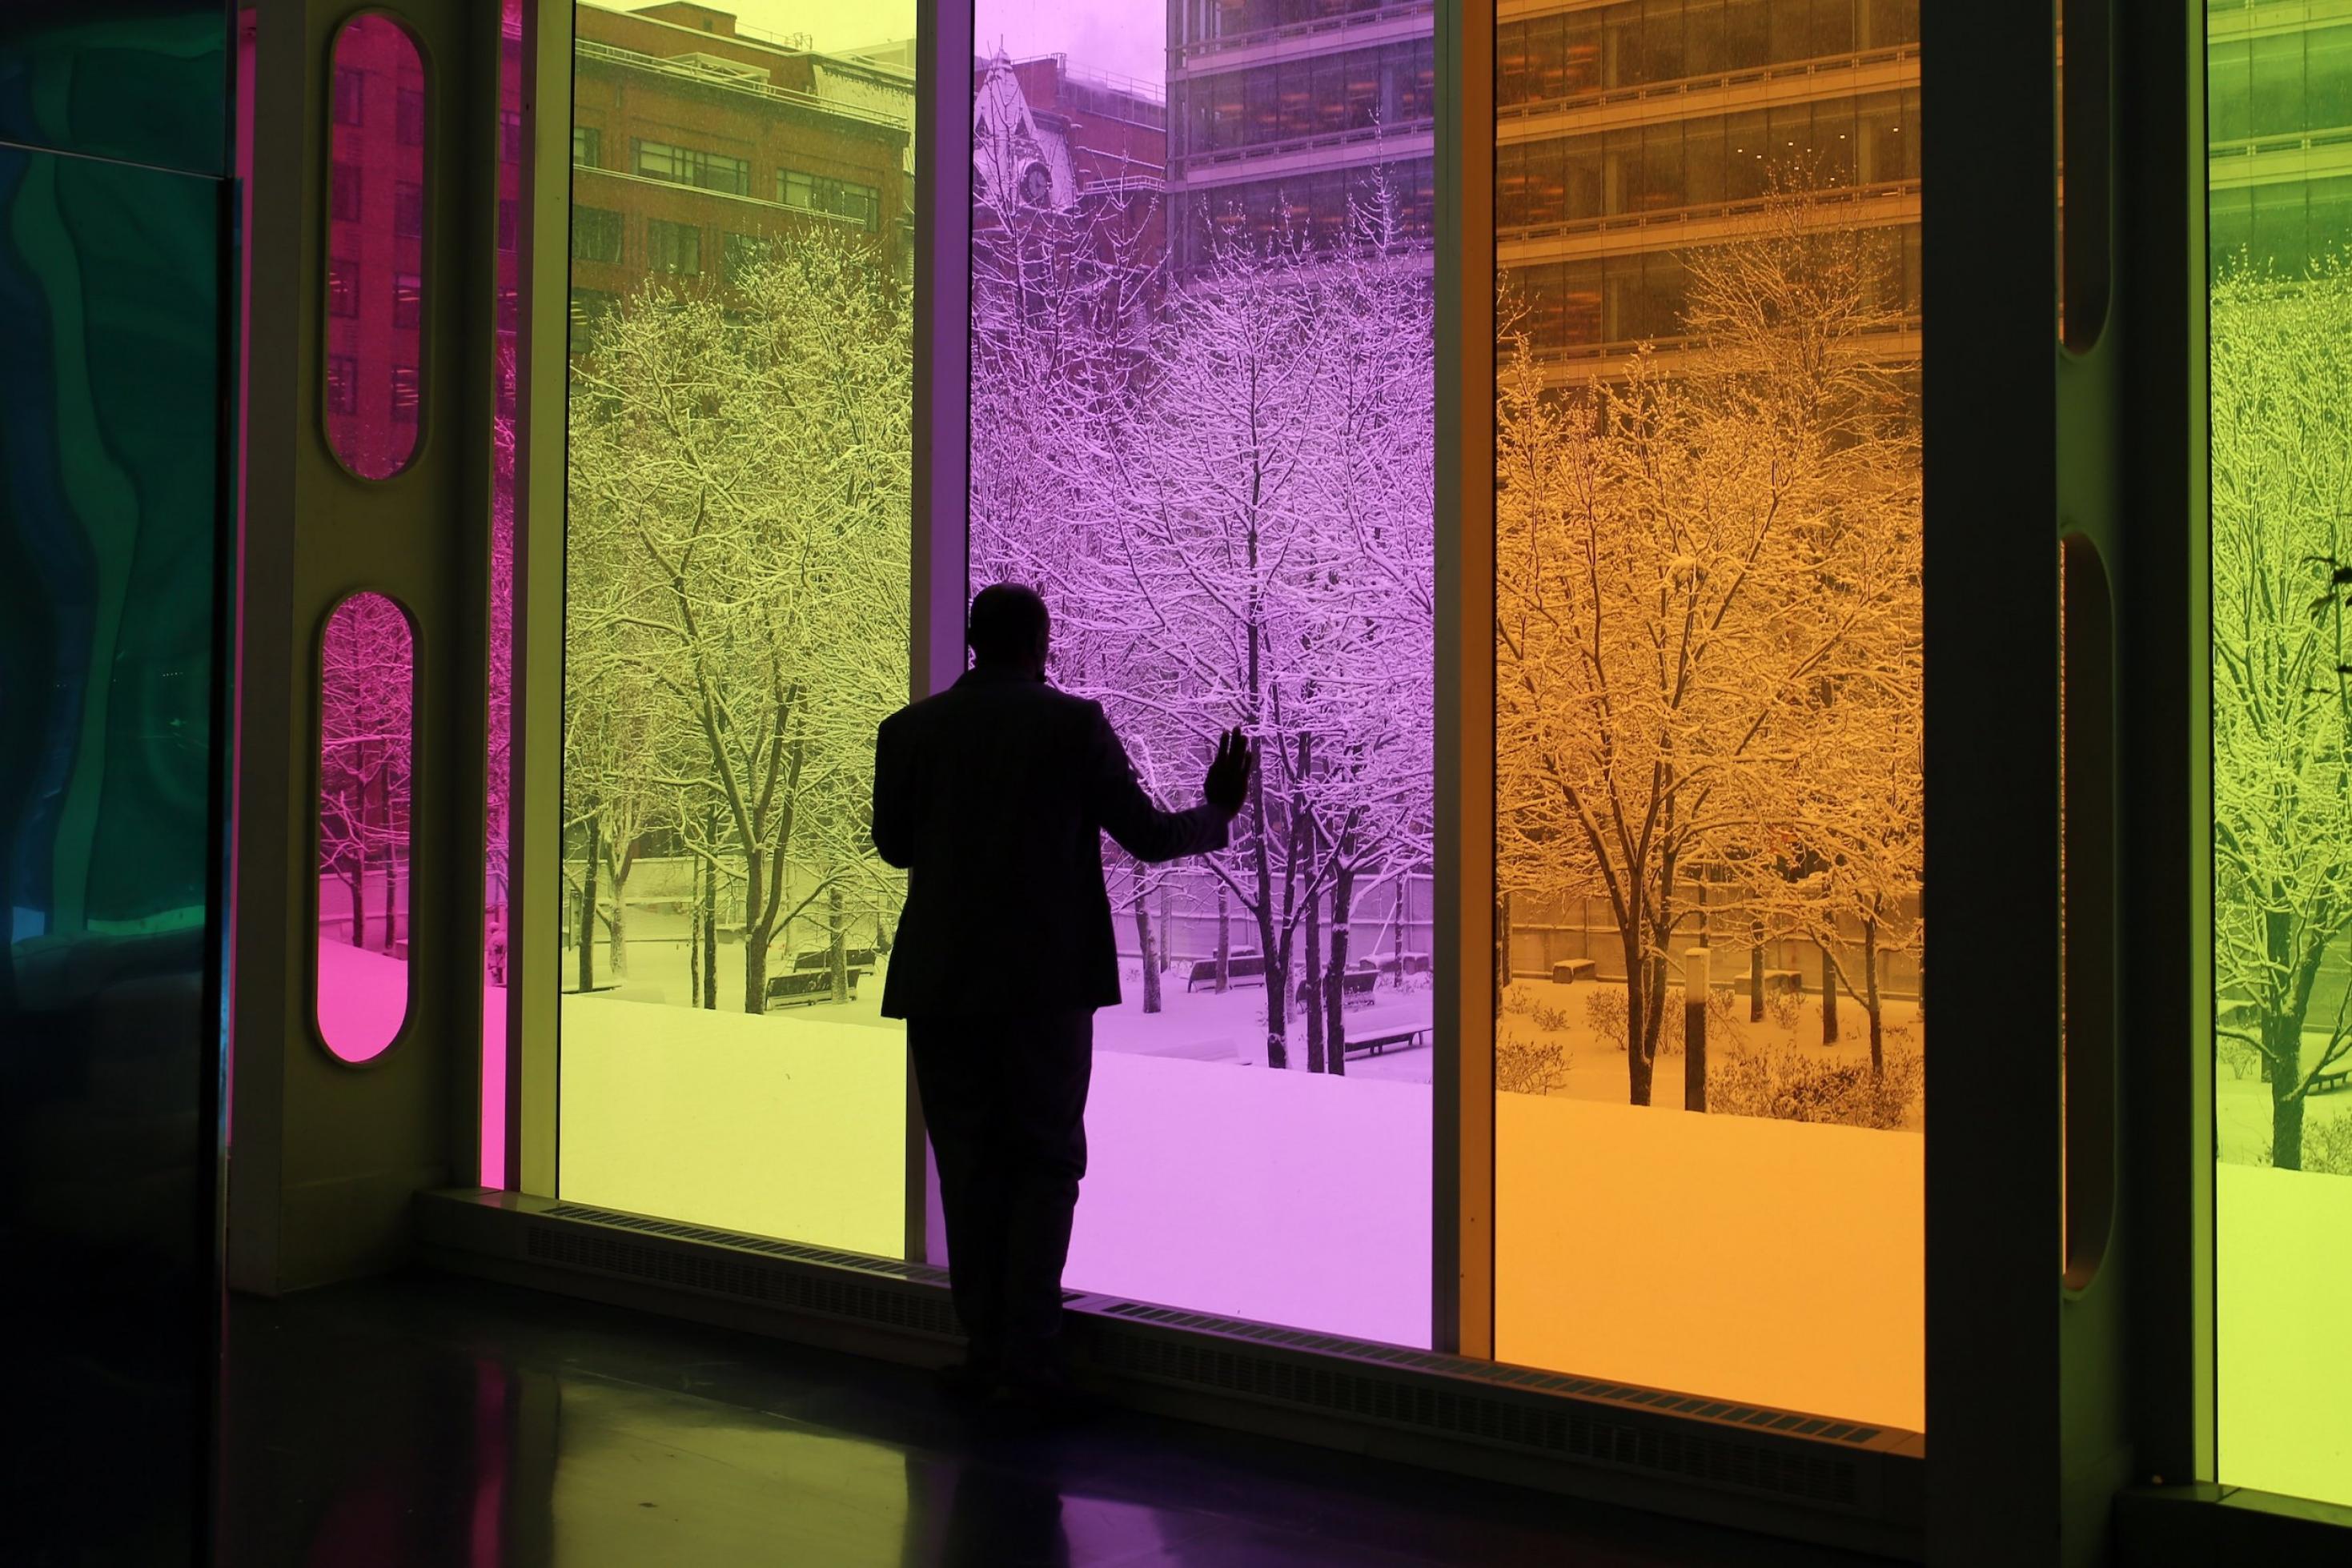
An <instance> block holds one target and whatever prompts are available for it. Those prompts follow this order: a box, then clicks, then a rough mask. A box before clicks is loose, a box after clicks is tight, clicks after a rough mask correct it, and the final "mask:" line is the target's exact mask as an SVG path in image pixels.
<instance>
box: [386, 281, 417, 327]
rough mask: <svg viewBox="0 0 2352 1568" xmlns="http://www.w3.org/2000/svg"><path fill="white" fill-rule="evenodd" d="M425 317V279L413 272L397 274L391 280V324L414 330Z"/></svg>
mask: <svg viewBox="0 0 2352 1568" xmlns="http://www.w3.org/2000/svg"><path fill="white" fill-rule="evenodd" d="M424 316H425V279H424V278H423V277H420V276H419V275H417V274H416V273H414V272H398V273H394V275H393V278H392V324H393V325H394V326H395V327H404V328H415V327H417V326H419V325H421V324H422V323H423V320H424Z"/></svg>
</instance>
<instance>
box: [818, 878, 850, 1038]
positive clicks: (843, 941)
mask: <svg viewBox="0 0 2352 1568" xmlns="http://www.w3.org/2000/svg"><path fill="white" fill-rule="evenodd" d="M824 909H825V946H824V967H825V972H826V973H827V974H829V975H831V976H832V977H833V1000H834V1005H835V1007H838V1006H840V1005H841V1004H843V1003H845V1002H846V1001H848V1000H849V927H848V925H846V924H845V922H846V920H847V918H848V917H847V915H846V914H845V912H844V911H843V909H842V907H841V883H837V882H836V883H834V884H833V885H832V886H831V887H830V888H827V889H826V890H825V894H824Z"/></svg>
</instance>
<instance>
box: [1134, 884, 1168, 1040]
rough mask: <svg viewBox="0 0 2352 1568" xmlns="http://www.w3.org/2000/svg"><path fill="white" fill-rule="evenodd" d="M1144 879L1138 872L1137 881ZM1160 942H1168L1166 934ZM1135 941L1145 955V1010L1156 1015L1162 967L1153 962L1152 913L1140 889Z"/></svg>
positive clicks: (1138, 891) (1137, 903)
mask: <svg viewBox="0 0 2352 1568" xmlns="http://www.w3.org/2000/svg"><path fill="white" fill-rule="evenodd" d="M1142 879H1143V873H1141V872H1138V873H1136V880H1137V881H1138V882H1141V881H1142ZM1160 940H1161V941H1163V942H1164V941H1166V940H1167V935H1166V933H1164V932H1163V933H1162V934H1161V936H1160ZM1135 941H1136V950H1137V951H1138V952H1139V953H1141V954H1142V955H1143V1010H1144V1011H1145V1012H1147V1013H1156V1012H1158V1011H1159V1010H1160V966H1159V965H1158V964H1155V963H1153V962H1152V956H1153V955H1152V951H1151V911H1150V907H1149V906H1148V905H1147V904H1146V903H1145V901H1144V897H1143V890H1142V888H1140V887H1138V888H1137V889H1136V891H1135Z"/></svg>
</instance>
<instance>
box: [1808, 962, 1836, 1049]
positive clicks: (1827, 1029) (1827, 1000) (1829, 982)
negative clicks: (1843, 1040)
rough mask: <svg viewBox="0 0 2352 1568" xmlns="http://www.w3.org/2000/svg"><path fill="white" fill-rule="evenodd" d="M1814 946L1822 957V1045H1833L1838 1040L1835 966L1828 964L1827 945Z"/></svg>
mask: <svg viewBox="0 0 2352 1568" xmlns="http://www.w3.org/2000/svg"><path fill="white" fill-rule="evenodd" d="M1814 946H1816V947H1818V948H1820V949H1821V955H1822V1044H1823V1045H1835V1044H1836V1043H1837V1039H1838V1014H1837V994H1838V984H1837V966H1836V965H1835V964H1832V962H1830V949H1829V945H1828V944H1827V943H1825V942H1817V943H1815V944H1814Z"/></svg>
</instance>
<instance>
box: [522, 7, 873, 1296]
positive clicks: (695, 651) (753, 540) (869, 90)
mask: <svg viewBox="0 0 2352 1568" xmlns="http://www.w3.org/2000/svg"><path fill="white" fill-rule="evenodd" d="M743 10H744V12H745V15H744V16H742V17H741V18H740V25H739V18H738V16H736V15H735V14H734V13H732V12H727V11H719V10H715V9H712V8H710V7H707V6H702V5H688V4H671V5H650V6H646V7H644V8H642V9H639V10H635V11H630V12H623V11H618V10H612V9H607V8H605V7H603V6H597V5H580V6H578V7H577V9H576V11H575V26H576V40H577V42H576V58H575V62H574V65H575V70H574V78H573V81H574V86H573V94H572V103H573V118H572V165H573V167H572V198H573V205H572V301H571V310H572V361H571V363H572V375H571V397H570V426H571V428H570V453H569V459H568V467H569V474H568V506H569V515H568V521H567V527H566V546H565V623H564V687H563V695H564V708H563V823H564V828H563V832H564V850H563V875H564V883H565V888H566V905H567V907H566V912H565V917H564V920H563V930H562V944H563V953H562V964H563V971H562V972H563V982H562V985H563V991H564V996H563V998H562V1033H561V1050H562V1088H561V1101H562V1103H561V1115H562V1145H561V1147H562V1156H561V1163H560V1166H559V1169H558V1178H557V1179H558V1186H559V1191H560V1192H561V1194H562V1196H563V1197H566V1198H572V1199H578V1200H583V1201H587V1202H593V1203H599V1204H604V1205H608V1206H610V1207H615V1208H623V1209H632V1210H636V1211H639V1212H644V1213H651V1214H660V1215H665V1216H670V1217H674V1218H681V1219H689V1220H696V1221H699V1222H702V1223H705V1224H710V1225H717V1226H723V1227H726V1228H732V1229H738V1230H744V1231H750V1232H753V1233H756V1234H761V1235H768V1236H780V1237H792V1238H794V1239H800V1240H804V1241H811V1242H816V1243H819V1244H823V1245H828V1246H836V1247H845V1248H850V1249H856V1250H858V1251H862V1252H867V1253H875V1254H882V1255H887V1256H896V1255H898V1254H899V1253H900V1252H901V1251H902V1249H904V1246H905V1216H906V1198H905V1193H904V1176H905V1169H906V1163H905V1127H906V1076H905V1073H906V1069H905V1049H904V1033H903V1031H902V1030H900V1029H899V1027H898V1026H897V1025H895V1024H891V1023H887V1022H885V1021H884V1020H883V1019H882V1018H881V1016H880V1001H881V993H882V985H881V980H882V975H883V973H884V972H885V971H886V970H887V966H888V963H889V945H890V933H891V930H892V927H893V925H895V923H896V920H897V915H898V906H899V904H900V903H901V901H902V898H903V892H904V882H903V879H902V878H901V877H900V875H899V874H898V873H893V872H891V871H889V870H888V869H887V867H885V866H884V865H883V864H882V863H881V862H880V861H879V860H878V859H877V857H876V855H875V853H874V850H873V846H872V845H871V843H870V842H868V841H867V839H866V810H867V806H868V803H869V801H870V800H871V799H872V791H873V778H872V775H873V735H874V727H875V725H876V724H877V722H878V721H879V720H880V719H881V718H882V716H885V715H886V714H887V713H889V712H890V711H891V710H892V709H894V708H896V707H897V706H899V704H901V703H903V702H904V701H905V700H906V698H907V695H908V645H909V644H908V582H909V579H908V571H909V556H908V549H909V538H910V535H911V530H912V513H911V509H910V499H909V486H910V475H911V465H912V448H911V440H912V436H911V428H912V425H911V421H912V412H913V371H912V364H913V340H912V335H911V331H910V321H911V311H910V301H909V298H908V292H909V291H908V277H909V269H908V250H909V247H910V246H911V244H912V240H913V232H912V226H911V224H910V222H909V221H908V215H909V214H910V213H911V210H912V200H913V196H912V190H911V173H912V168H913V163H912V140H913V131H914V93H915V87H916V83H915V79H914V73H913V71H912V69H911V68H909V67H908V65H906V64H905V63H903V62H904V60H905V57H906V50H905V46H904V40H905V39H906V38H908V37H911V36H912V35H913V33H914V30H915V26H916V17H915V9H914V6H913V5H911V3H909V4H905V5H899V6H898V7H896V8H893V7H892V6H889V5H884V6H880V7H874V6H868V7H864V8H862V9H861V10H860V11H859V12H858V13H857V14H856V16H855V17H852V18H846V19H845V18H844V17H842V16H838V15H836V14H835V10H834V8H832V7H830V6H823V5H811V6H806V7H801V8H798V9H795V8H794V7H793V6H790V5H782V6H772V7H765V8H761V7H754V6H749V5H747V6H745V7H743ZM845 20H846V21H847V22H850V23H854V25H855V26H857V27H859V28H868V27H870V29H871V32H870V33H865V32H861V33H859V34H857V35H856V37H850V38H847V39H843V40H840V41H841V43H842V45H843V47H837V48H835V50H834V51H833V52H827V51H826V50H824V49H820V48H818V47H816V45H815V41H814V32H815V31H816V30H822V31H824V33H825V35H826V37H827V42H828V44H832V43H835V40H836V38H837V37H838V34H839V26H841V25H843V24H844V23H845ZM755 24H756V26H755Z"/></svg>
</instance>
